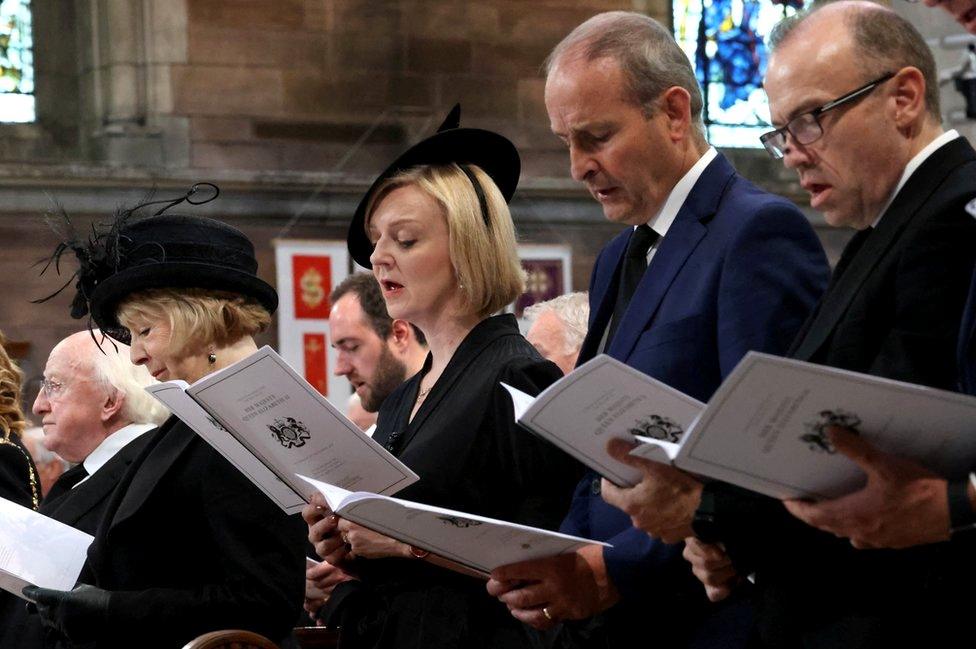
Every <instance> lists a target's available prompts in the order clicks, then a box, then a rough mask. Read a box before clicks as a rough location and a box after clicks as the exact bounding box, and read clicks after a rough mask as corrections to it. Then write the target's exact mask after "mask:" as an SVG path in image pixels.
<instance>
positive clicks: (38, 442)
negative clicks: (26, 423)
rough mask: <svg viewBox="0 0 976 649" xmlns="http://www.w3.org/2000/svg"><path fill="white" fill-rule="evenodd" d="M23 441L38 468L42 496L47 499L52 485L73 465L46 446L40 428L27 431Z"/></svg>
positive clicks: (42, 431)
mask: <svg viewBox="0 0 976 649" xmlns="http://www.w3.org/2000/svg"><path fill="white" fill-rule="evenodd" d="M21 441H23V443H24V446H25V447H26V448H27V450H28V451H30V454H31V458H33V460H34V466H36V467H37V477H38V479H39V480H40V481H41V496H45V497H46V496H47V494H48V492H49V491H51V485H53V484H54V483H55V482H56V481H57V479H58V478H60V477H61V474H63V473H64V472H65V471H67V470H68V469H69V468H70V467H71V464H70V463H69V462H68V461H67V460H65V459H64V458H63V457H61V456H60V455H58V454H57V453H55V452H54V451H52V450H50V449H48V447H46V446H44V429H43V428H41V427H40V426H34V427H33V428H28V429H27V430H25V431H24V434H23V439H22V440H21Z"/></svg>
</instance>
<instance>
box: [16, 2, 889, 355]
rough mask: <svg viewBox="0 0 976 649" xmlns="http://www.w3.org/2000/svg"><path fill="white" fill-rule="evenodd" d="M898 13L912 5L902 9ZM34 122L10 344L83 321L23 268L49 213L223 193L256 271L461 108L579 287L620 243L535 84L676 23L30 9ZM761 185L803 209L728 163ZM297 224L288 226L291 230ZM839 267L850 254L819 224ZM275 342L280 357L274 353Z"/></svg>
mask: <svg viewBox="0 0 976 649" xmlns="http://www.w3.org/2000/svg"><path fill="white" fill-rule="evenodd" d="M903 4H904V3H903ZM33 7H34V25H35V42H36V47H35V59H36V69H37V75H36V76H37V102H38V115H39V120H38V122H37V123H36V124H29V125H0V241H2V242H3V243H4V248H5V253H4V255H2V256H0V272H2V273H3V275H0V276H2V277H4V278H6V279H5V280H4V282H3V284H2V286H3V288H4V289H5V293H6V297H7V300H6V301H5V304H6V306H5V308H4V310H3V311H2V312H0V329H3V330H6V331H7V333H8V334H10V335H11V336H12V337H13V338H15V339H21V340H28V341H31V342H32V343H33V346H32V348H31V352H30V354H29V357H28V359H27V360H28V362H29V363H31V364H32V365H33V370H34V371H36V370H37V369H39V366H40V365H41V364H42V362H43V359H44V357H45V356H46V352H47V350H48V349H49V348H50V346H51V345H52V344H53V343H54V342H55V341H56V340H57V339H58V338H60V337H62V336H63V335H65V334H66V333H68V332H70V331H71V330H73V329H75V328H77V327H78V326H79V325H80V323H76V322H71V321H69V320H67V318H66V315H65V314H66V312H67V311H66V304H67V301H68V300H67V296H62V297H59V298H57V299H56V300H54V301H52V302H50V303H47V304H45V305H31V304H30V303H29V299H31V298H35V297H38V296H40V295H43V294H45V293H46V292H49V291H50V290H53V288H55V287H56V285H57V283H56V282H55V281H53V280H51V279H50V278H44V279H43V280H41V279H38V278H37V277H36V276H35V273H36V270H32V269H31V268H30V262H32V261H34V260H36V259H38V258H40V257H42V256H44V255H45V254H47V253H48V252H49V251H50V249H51V248H52V246H53V242H54V240H53V238H52V237H51V236H50V235H48V234H47V230H46V226H44V225H43V223H42V222H41V215H42V214H43V213H44V212H45V211H49V210H51V209H52V207H53V205H54V201H58V202H60V203H61V204H63V205H65V206H66V207H67V208H68V210H69V211H70V212H71V213H72V214H73V215H75V216H76V217H77V218H79V219H81V220H82V221H84V219H86V218H91V217H96V216H99V215H106V214H109V213H111V212H112V211H113V210H114V209H115V207H116V206H117V205H119V204H122V203H132V202H135V201H137V200H138V199H139V198H140V197H141V196H142V195H143V194H144V192H145V190H146V189H147V188H149V187H152V186H155V187H157V188H158V189H159V192H160V193H162V194H165V195H170V194H176V195H178V194H179V193H182V192H183V191H184V190H185V189H186V187H188V186H189V185H190V184H191V183H193V182H196V181H200V180H210V181H214V182H217V183H218V184H220V186H221V188H222V190H223V193H222V197H221V199H220V200H219V201H218V202H216V203H214V204H213V205H212V206H207V209H206V210H205V213H206V214H209V215H212V216H215V217H218V218H223V219H226V220H228V221H229V222H231V223H234V224H235V225H238V226H239V227H242V229H244V230H245V231H246V232H247V233H248V234H249V235H250V236H251V237H252V239H253V240H254V241H255V242H256V245H257V248H258V254H259V257H260V260H261V265H262V273H263V274H264V275H265V277H266V278H268V279H272V278H273V277H274V260H273V253H272V244H271V239H272V238H273V237H274V236H279V235H287V236H297V237H303V238H333V239H343V238H344V236H345V228H346V224H347V223H348V219H349V217H350V215H351V213H352V210H353V209H354V207H355V204H356V201H357V198H358V196H359V195H361V193H362V191H363V190H364V189H365V188H366V187H367V186H368V183H369V182H370V181H371V179H372V176H373V175H374V174H375V173H376V172H377V171H378V170H380V169H381V168H383V167H384V166H385V164H386V162H387V161H388V160H389V159H390V158H391V157H392V156H393V155H395V154H396V153H397V152H398V151H400V150H402V149H403V148H404V147H405V146H406V145H407V144H408V143H410V142H413V141H415V140H417V139H419V138H420V137H422V136H423V135H425V134H427V133H429V132H431V131H432V130H433V129H434V128H435V127H436V126H437V124H438V123H439V121H440V119H441V118H442V117H443V115H444V114H445V113H446V111H447V110H448V109H449V108H450V106H451V105H453V104H454V103H455V102H457V101H460V102H461V103H462V105H463V123H465V124H466V125H470V126H479V127H483V128H490V129H494V130H498V131H500V132H502V133H504V134H506V135H508V136H509V137H511V138H512V139H513V140H514V141H515V142H516V144H517V145H518V146H519V149H520V151H521V152H522V156H523V164H524V168H523V180H522V183H521V185H520V189H519V192H518V193H517V195H516V198H515V200H514V201H513V204H512V212H513V216H514V218H515V220H516V223H517V226H518V230H519V233H520V236H521V238H522V239H523V240H524V241H527V242H533V243H568V244H570V245H571V246H572V248H573V253H574V264H573V269H572V277H573V284H574V288H576V289H583V288H585V287H586V285H587V282H588V279H589V273H590V269H591V267H592V263H593V259H594V257H595V255H596V253H597V252H598V250H599V248H600V246H601V245H602V243H603V242H605V241H606V240H607V239H608V238H610V237H611V236H612V235H613V234H614V233H615V232H616V231H617V230H618V228H617V227H616V226H611V225H609V224H607V223H606V222H605V220H604V219H603V216H602V213H601V211H600V208H599V206H598V205H597V204H596V203H594V202H593V201H592V200H591V199H590V197H589V196H588V195H586V193H585V192H584V191H582V190H581V189H580V187H579V186H578V185H577V184H576V183H575V182H573V181H572V180H571V179H570V178H569V177H568V160H567V158H566V153H565V150H564V148H563V146H562V145H561V144H560V143H559V142H558V140H557V139H556V138H554V137H553V136H552V134H551V133H550V132H549V126H548V118H547V116H546V114H545V110H544V105H543V79H542V75H541V72H540V66H541V64H542V62H543V59H544V58H545V55H546V53H547V52H548V51H549V49H550V48H551V47H552V46H553V45H554V44H555V43H556V42H557V41H558V40H559V39H560V38H562V36H564V35H565V34H566V33H568V32H569V31H570V30H571V29H572V28H573V27H574V26H575V25H577V24H578V23H580V22H581V21H583V20H584V19H586V18H587V17H589V16H591V15H593V14H595V13H598V12H601V11H606V10H612V9H633V10H639V11H644V12H646V13H648V14H650V15H652V16H654V17H655V18H657V19H659V20H662V21H665V22H666V21H668V20H669V15H670V10H669V7H670V3H669V2H668V1H667V0H616V1H612V0H479V1H477V2H474V1H471V0H34V2H33ZM728 154H729V155H730V157H731V158H732V159H733V161H734V163H735V164H736V166H737V167H739V169H740V170H741V171H742V172H743V173H744V175H746V176H747V177H749V178H750V179H752V180H754V181H756V182H757V183H758V184H760V185H762V186H764V187H766V188H768V189H770V190H772V191H775V192H778V193H781V194H784V195H787V196H790V197H791V198H793V199H795V200H797V201H798V202H799V203H801V205H802V204H805V198H804V197H803V196H802V195H801V192H800V191H799V188H798V187H797V185H796V182H795V175H794V174H792V172H788V171H786V170H785V169H783V167H782V166H781V165H779V164H778V163H774V162H773V161H771V160H769V159H768V158H767V157H766V156H765V154H764V153H763V152H760V151H730V152H728ZM297 215H301V218H300V219H298V221H297V225H296V226H295V227H294V228H293V229H291V230H290V231H284V230H283V228H284V227H285V226H286V224H288V223H290V222H291V221H293V220H294V219H295V217H296V216H297ZM810 218H811V220H812V221H813V222H814V224H815V225H816V226H817V227H818V230H819V231H820V232H821V234H822V238H823V240H824V242H825V245H826V246H827V248H828V251H829V252H830V254H831V257H832V258H836V257H837V255H838V254H839V250H840V247H841V246H842V244H843V242H844V241H845V240H846V238H847V236H848V235H847V234H846V233H844V232H835V231H829V230H827V229H825V228H824V227H823V224H822V222H821V221H820V220H819V219H818V218H817V217H816V215H813V214H810ZM273 339H274V337H273V332H272V336H271V337H269V340H273Z"/></svg>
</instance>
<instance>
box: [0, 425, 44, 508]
mask: <svg viewBox="0 0 976 649" xmlns="http://www.w3.org/2000/svg"><path fill="white" fill-rule="evenodd" d="M32 472H33V473H32ZM32 475H33V476H36V475H37V473H36V470H35V469H34V467H33V463H32V461H31V459H30V456H29V455H28V454H27V450H26V449H25V448H24V447H23V446H21V445H20V444H18V443H17V442H16V441H15V440H13V439H2V440H0V498H6V499H7V500H10V501H12V502H15V503H17V504H18V505H22V506H24V507H27V508H28V509H34V489H32V488H31V484H32V482H31V476H32ZM35 480H36V477H35ZM34 488H37V485H35V487H34Z"/></svg>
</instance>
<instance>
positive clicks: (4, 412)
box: [0, 332, 41, 509]
mask: <svg viewBox="0 0 976 649" xmlns="http://www.w3.org/2000/svg"><path fill="white" fill-rule="evenodd" d="M6 344H7V339H6V337H5V336H4V335H3V332H0V498H6V499H7V500H11V501H13V502H15V503H17V504H19V505H23V506H24V507H30V508H32V509H37V507H38V505H39V504H40V500H41V492H40V484H39V481H38V478H37V468H36V467H35V466H34V462H33V461H32V460H31V457H30V453H28V452H27V449H26V448H24V445H23V443H22V442H21V439H20V436H21V434H22V433H23V431H24V428H25V427H26V425H27V422H26V419H25V417H24V410H23V407H22V406H21V403H20V392H21V386H22V384H23V380H24V375H23V373H22V372H21V371H20V368H19V367H17V365H15V364H14V362H13V361H12V360H11V359H10V356H8V355H7V351H6Z"/></svg>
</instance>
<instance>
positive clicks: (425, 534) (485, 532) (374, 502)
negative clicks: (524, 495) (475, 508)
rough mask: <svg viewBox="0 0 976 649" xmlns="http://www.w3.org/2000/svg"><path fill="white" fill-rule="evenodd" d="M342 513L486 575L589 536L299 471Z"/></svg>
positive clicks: (583, 542)
mask: <svg viewBox="0 0 976 649" xmlns="http://www.w3.org/2000/svg"><path fill="white" fill-rule="evenodd" d="M299 477H301V478H302V479H304V480H305V481H306V482H308V484H310V485H311V486H312V487H314V488H315V489H316V490H317V491H318V492H319V493H321V494H322V496H323V497H324V498H325V501H326V502H327V503H328V504H329V508H330V509H331V510H332V511H334V512H335V513H336V514H338V515H339V516H341V517H342V518H345V519H348V520H350V521H352V522H353V523H357V524H359V525H362V526H363V527H366V528H369V529H371V530H373V531H374V532H379V533H380V534H384V535H386V536H389V537H391V538H394V539H396V540H397V541H400V542H402V543H408V544H410V545H412V546H415V547H417V548H420V549H422V550H426V551H428V552H431V553H432V554H435V555H437V556H439V557H443V558H445V559H448V560H450V561H453V562H455V563H457V564H460V565H461V566H465V567H467V568H469V569H471V570H472V571H473V572H475V573H477V574H480V575H481V576H487V575H488V573H490V572H491V571H492V570H494V569H495V568H497V567H499V566H505V565H508V564H510V563H516V562H518V561H529V560H531V559H542V558H545V557H552V556H556V555H558V554H565V553H567V552H574V551H575V550H578V549H579V548H581V547H583V546H585V545H602V546H606V547H610V546H609V545H608V544H607V543H600V542H598V541H590V540H587V539H582V538H579V537H576V536H569V535H568V534H561V533H560V532H551V531H549V530H544V529H539V528H537V527H529V526H528V525H519V524H518V523H509V522H506V521H500V520H497V519H494V518H486V517H484V516H477V515H475V514H468V513H465V512H459V511H454V510H452V509H444V508H442V507H433V506H431V505H423V504H421V503H415V502H411V501H409V500H402V499H400V498H391V497H389V496H381V495H378V494H372V493H364V492H355V493H354V492H350V491H348V490H346V489H341V488H339V487H336V486H335V485H331V484H327V483H324V482H322V481H320V480H313V479H312V478H307V477H305V476H299Z"/></svg>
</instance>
